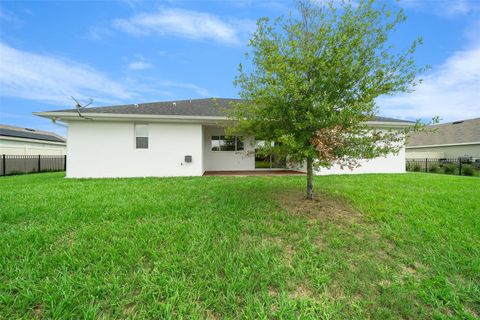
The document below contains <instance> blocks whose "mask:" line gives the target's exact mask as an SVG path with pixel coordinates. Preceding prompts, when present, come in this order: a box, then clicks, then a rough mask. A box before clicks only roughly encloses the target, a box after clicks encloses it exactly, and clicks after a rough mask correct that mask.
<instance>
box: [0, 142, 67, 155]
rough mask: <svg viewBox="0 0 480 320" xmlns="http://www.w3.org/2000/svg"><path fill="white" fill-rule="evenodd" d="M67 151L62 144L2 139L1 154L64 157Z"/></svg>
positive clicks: (0, 143) (0, 144)
mask: <svg viewBox="0 0 480 320" xmlns="http://www.w3.org/2000/svg"><path fill="white" fill-rule="evenodd" d="M65 151H66V146H65V144H61V143H55V142H52V143H49V142H44V141H40V140H39V141H35V140H30V141H27V140H26V139H16V138H1V137H0V154H7V155H49V156H57V155H58V156H63V155H64V154H65Z"/></svg>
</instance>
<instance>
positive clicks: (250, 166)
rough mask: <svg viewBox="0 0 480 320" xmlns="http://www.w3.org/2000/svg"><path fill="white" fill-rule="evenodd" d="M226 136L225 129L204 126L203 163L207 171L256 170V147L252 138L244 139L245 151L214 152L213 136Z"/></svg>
mask: <svg viewBox="0 0 480 320" xmlns="http://www.w3.org/2000/svg"><path fill="white" fill-rule="evenodd" d="M222 135H225V130H224V129H223V128H215V127H210V126H204V130H203V157H204V158H203V159H204V160H203V162H204V169H205V171H223V170H254V169H255V155H254V152H255V147H254V146H253V144H252V138H245V139H244V150H243V151H212V150H211V147H212V141H211V139H212V136H222Z"/></svg>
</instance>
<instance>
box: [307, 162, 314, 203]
mask: <svg viewBox="0 0 480 320" xmlns="http://www.w3.org/2000/svg"><path fill="white" fill-rule="evenodd" d="M307 199H309V200H313V160H312V159H310V158H308V159H307Z"/></svg>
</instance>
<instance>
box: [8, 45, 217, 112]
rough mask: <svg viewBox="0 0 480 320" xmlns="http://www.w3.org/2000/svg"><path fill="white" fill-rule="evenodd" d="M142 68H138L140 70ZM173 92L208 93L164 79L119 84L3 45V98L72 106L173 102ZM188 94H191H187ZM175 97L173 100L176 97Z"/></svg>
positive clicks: (87, 69)
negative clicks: (84, 102) (80, 101)
mask: <svg viewBox="0 0 480 320" xmlns="http://www.w3.org/2000/svg"><path fill="white" fill-rule="evenodd" d="M138 67H139V66H138V65H137V68H138ZM169 88H182V89H187V90H188V91H189V92H194V93H195V94H197V95H201V96H208V91H207V90H206V89H204V88H202V87H199V86H197V85H195V84H191V83H181V82H171V81H168V80H164V79H158V78H155V79H150V81H144V80H143V79H141V78H128V79H119V80H115V79H112V78H111V77H109V76H107V75H106V74H104V73H102V72H100V71H98V70H95V69H94V68H92V67H90V66H88V65H85V64H80V63H78V62H75V61H71V60H66V59H62V58H58V57H52V56H47V55H41V54H36V53H30V52H26V51H21V50H18V49H15V48H12V47H10V46H9V45H7V44H4V43H1V42H0V96H2V97H14V98H21V99H28V100H36V101H42V102H47V103H50V104H54V105H63V106H65V105H71V104H72V101H71V98H70V96H74V97H76V98H79V99H85V98H89V97H91V98H93V99H94V102H95V104H96V105H98V104H116V103H126V102H133V101H148V100H150V101H159V100H162V99H164V97H165V96H168V97H169V98H173V97H174V95H173V94H172V93H171V92H170V91H168V89H169ZM187 94H188V92H187ZM172 95H173V96H172Z"/></svg>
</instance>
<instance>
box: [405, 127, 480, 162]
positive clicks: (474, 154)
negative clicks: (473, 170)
mask: <svg viewBox="0 0 480 320" xmlns="http://www.w3.org/2000/svg"><path fill="white" fill-rule="evenodd" d="M429 129H431V130H428V131H427V132H417V133H412V134H410V136H409V137H408V138H407V143H406V153H407V158H409V159H419V158H420V159H425V158H436V159H443V158H447V159H457V158H459V157H465V158H473V159H480V118H476V119H468V120H461V121H454V122H448V123H442V124H437V125H433V126H430V127H429Z"/></svg>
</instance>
